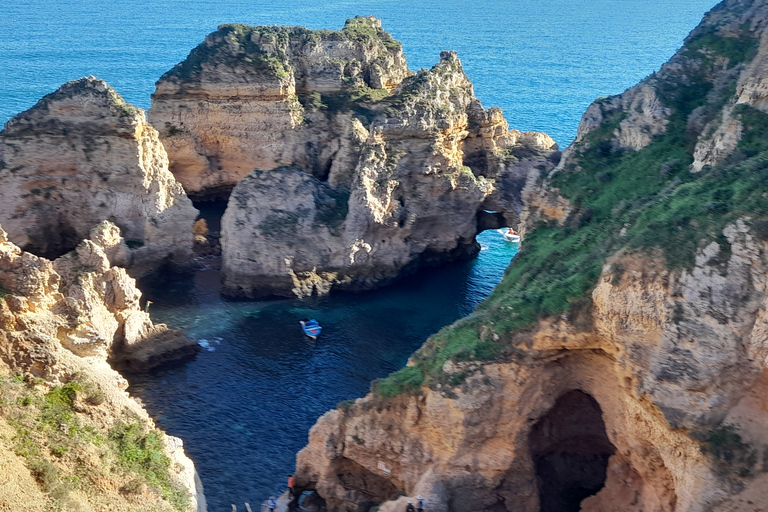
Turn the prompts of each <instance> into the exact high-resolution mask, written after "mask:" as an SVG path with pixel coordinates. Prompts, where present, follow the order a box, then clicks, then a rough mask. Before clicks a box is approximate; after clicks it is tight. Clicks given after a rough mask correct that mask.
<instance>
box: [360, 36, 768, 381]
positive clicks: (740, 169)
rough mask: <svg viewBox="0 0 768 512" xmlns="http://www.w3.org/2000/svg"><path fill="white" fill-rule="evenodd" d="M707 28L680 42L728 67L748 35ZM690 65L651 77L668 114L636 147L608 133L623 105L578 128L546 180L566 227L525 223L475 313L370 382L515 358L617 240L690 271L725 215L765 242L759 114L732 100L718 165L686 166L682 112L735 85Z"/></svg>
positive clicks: (766, 169) (708, 111) (767, 142)
mask: <svg viewBox="0 0 768 512" xmlns="http://www.w3.org/2000/svg"><path fill="white" fill-rule="evenodd" d="M706 37H708V38H709V39H706V38H705V37H704V36H701V37H699V38H695V39H692V43H689V44H692V45H693V46H692V48H693V49H694V50H702V49H705V48H710V49H711V51H709V52H706V51H705V52H704V53H705V54H706V55H710V54H712V53H718V52H727V53H728V54H729V55H730V56H731V57H732V60H733V62H732V64H734V63H737V62H736V61H739V59H744V58H746V57H748V56H749V55H751V52H752V51H753V46H754V41H752V38H751V37H750V38H746V37H745V38H743V40H741V39H738V38H734V41H735V42H734V41H731V40H729V41H726V42H720V43H716V42H714V41H719V39H713V38H715V36H713V35H712V34H709V35H707V36H706ZM721 39H722V38H721ZM739 41H741V42H739ZM699 64H700V66H699V68H698V69H695V67H694V69H693V70H692V72H691V73H689V75H688V80H687V82H686V83H663V82H661V81H659V83H658V84H657V92H658V94H659V96H660V97H661V99H662V101H663V102H664V104H665V105H666V106H668V107H670V108H671V110H672V114H671V115H670V117H669V124H668V125H667V130H666V132H665V133H664V134H661V135H658V136H657V137H656V138H655V139H654V140H653V142H652V143H651V144H650V145H649V146H647V147H646V148H644V149H642V150H640V151H637V152H634V151H622V150H619V149H617V148H616V145H615V144H614V143H613V142H612V141H611V139H613V138H614V131H615V130H616V129H617V128H618V127H619V126H620V123H621V121H623V120H624V119H625V114H624V113H623V112H615V113H614V114H613V115H612V116H610V117H609V118H608V119H606V120H605V121H604V123H603V125H602V127H601V128H599V129H598V130H596V131H594V132H592V133H590V134H589V135H588V136H587V137H586V139H585V140H584V141H583V142H582V143H581V144H580V146H579V148H578V153H577V156H576V158H575V159H573V160H571V164H570V165H569V166H568V167H567V168H566V169H564V170H563V171H562V172H560V173H559V174H557V175H556V176H555V177H554V181H553V185H554V186H556V187H557V188H558V189H559V190H560V192H561V194H562V195H563V196H564V197H566V198H567V199H569V201H570V202H571V204H572V205H573V207H574V212H573V213H572V215H571V216H570V218H569V219H568V221H567V222H566V224H565V225H564V226H557V225H554V224H551V223H550V224H542V225H540V226H537V227H536V229H535V230H533V231H532V232H530V233H529V234H528V235H527V236H526V238H525V243H524V244H523V246H522V250H521V251H520V253H519V254H518V255H517V256H516V257H515V260H514V261H513V263H512V265H510V267H509V268H508V269H507V271H506V272H505V274H504V277H503V279H502V281H501V283H500V284H499V285H498V286H497V287H496V288H495V289H494V291H493V293H492V294H491V296H490V297H489V298H488V299H487V300H486V301H485V302H483V303H482V304H481V305H480V306H479V307H478V312H477V313H476V314H475V315H474V316H473V317H472V318H470V319H466V320H462V321H459V322H457V323H456V324H454V325H452V326H449V327H446V328H444V329H442V330H441V331H440V332H438V333H437V334H435V335H434V336H432V337H431V338H430V339H429V340H428V341H427V342H426V343H425V344H424V346H423V347H422V348H421V349H420V350H419V351H418V352H417V353H416V354H415V355H414V357H413V360H414V362H415V365H414V366H412V367H408V368H405V369H403V370H400V371H399V372H395V373H394V374H392V375H390V377H388V378H386V379H383V380H381V381H379V382H377V383H376V384H375V386H374V391H378V393H379V394H380V395H384V396H387V395H390V396H391V395H392V394H397V393H398V392H403V391H410V390H413V388H414V385H413V383H415V382H419V379H421V382H423V383H424V384H428V385H435V384H438V383H439V384H444V383H445V382H448V381H449V380H450V376H446V375H443V373H442V368H443V365H444V364H445V362H446V361H448V360H453V361H462V360H480V361H493V360H496V359H508V358H510V357H516V356H518V355H519V352H518V350H517V347H515V346H513V345H512V344H511V343H510V341H511V339H512V337H513V335H514V333H516V332H520V331H521V330H525V329H527V328H529V327H530V326H532V325H533V324H534V323H535V322H536V321H537V320H539V319H542V318H546V317H555V316H558V315H561V314H564V313H565V314H568V315H570V316H571V320H572V321H574V322H579V321H580V320H581V318H580V317H579V311H580V310H581V309H582V308H581V307H580V306H581V305H583V304H585V302H588V301H589V296H590V293H591V291H592V289H593V288H594V286H595V285H596V283H597V279H598V277H599V276H600V273H601V269H602V267H603V264H604V262H605V260H606V258H607V257H608V256H610V255H612V254H615V253H616V252H617V251H619V250H621V249H627V250H630V251H637V252H640V253H644V254H648V255H652V256H662V257H663V258H664V259H665V260H666V262H667V266H668V267H669V268H671V269H673V270H677V271H680V270H683V269H687V268H691V267H692V265H693V264H694V256H695V254H696V250H697V249H700V248H702V247H703V246H705V245H706V244H708V243H710V242H712V241H716V242H717V243H718V244H719V245H720V255H721V261H725V260H727V257H728V254H729V252H730V246H729V245H728V242H727V240H726V239H725V238H724V237H723V236H722V230H723V228H724V227H725V225H726V224H727V223H729V222H732V221H734V220H736V219H739V218H743V217H745V216H749V217H750V218H751V219H752V222H753V226H754V227H755V231H756V232H757V233H758V236H762V237H765V238H766V239H768V201H767V200H766V197H768V115H766V114H764V113H762V112H760V111H757V110H755V109H752V108H749V107H747V106H739V107H737V108H736V110H735V115H736V116H737V117H738V118H740V119H741V121H742V122H743V123H744V126H745V132H744V134H743V137H742V139H741V141H740V142H739V145H738V147H737V149H736V151H735V152H734V153H733V154H732V155H731V157H730V158H729V159H728V160H727V161H726V162H724V163H722V164H721V165H718V166H716V167H714V168H707V169H704V170H703V171H701V172H700V173H696V174H692V173H690V172H689V166H690V164H691V163H692V161H693V149H694V147H695V143H696V140H697V136H698V133H695V132H694V133H692V132H691V130H690V128H689V123H688V120H689V116H690V115H691V114H692V113H694V111H696V113H697V114H698V115H704V116H706V117H705V120H711V119H714V118H715V116H716V115H717V114H718V113H719V111H720V109H721V108H722V107H723V106H724V105H725V104H726V103H727V102H728V101H731V94H732V92H733V91H734V90H735V88H734V85H735V84H729V85H728V86H727V87H721V88H720V89H719V90H717V91H716V90H714V88H713V84H712V83H711V82H710V81H709V80H708V78H707V77H708V76H709V72H710V69H709V68H708V66H712V65H713V64H712V60H711V59H709V58H701V59H700V60H699ZM734 80H735V79H734ZM702 113H703V114H702ZM761 233H762V235H761ZM381 390H386V392H385V393H384V392H382V391H381Z"/></svg>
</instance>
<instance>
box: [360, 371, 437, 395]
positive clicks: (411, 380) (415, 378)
mask: <svg viewBox="0 0 768 512" xmlns="http://www.w3.org/2000/svg"><path fill="white" fill-rule="evenodd" d="M423 383H424V374H423V373H422V371H421V370H420V369H419V368H417V367H415V366H406V367H405V368H402V369H400V370H398V371H396V372H394V373H391V374H390V375H389V376H388V377H386V378H384V379H376V380H375V381H373V384H372V385H371V388H372V389H371V390H372V391H373V392H374V393H376V394H377V395H379V396H382V397H385V398H388V397H393V396H396V395H399V394H401V393H404V392H411V393H415V392H417V391H418V390H419V389H420V388H421V385H422V384H423Z"/></svg>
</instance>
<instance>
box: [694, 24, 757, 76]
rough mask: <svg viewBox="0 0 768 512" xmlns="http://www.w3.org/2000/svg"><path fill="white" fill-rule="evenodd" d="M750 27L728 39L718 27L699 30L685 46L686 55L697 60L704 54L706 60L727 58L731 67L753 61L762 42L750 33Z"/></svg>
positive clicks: (744, 27)
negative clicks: (718, 57)
mask: <svg viewBox="0 0 768 512" xmlns="http://www.w3.org/2000/svg"><path fill="white" fill-rule="evenodd" d="M748 25H749V24H746V25H745V26H742V27H741V33H740V34H738V35H729V36H727V37H724V36H722V35H720V34H719V32H718V29H717V27H706V28H704V29H703V30H698V31H697V33H695V34H694V36H693V37H691V38H690V39H689V40H688V41H687V42H686V44H685V47H686V55H688V56H691V57H694V58H695V57H701V56H702V54H704V58H705V59H710V58H711V57H710V56H720V57H725V58H727V59H728V60H729V61H730V65H731V66H733V65H735V64H738V63H739V62H746V61H748V60H752V58H754V56H755V54H756V53H757V47H758V45H759V44H760V40H759V39H758V38H757V37H755V35H754V34H753V33H751V32H749V26H748Z"/></svg>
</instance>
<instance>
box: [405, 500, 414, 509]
mask: <svg viewBox="0 0 768 512" xmlns="http://www.w3.org/2000/svg"><path fill="white" fill-rule="evenodd" d="M405 512H416V509H415V508H413V502H412V501H411V500H408V505H407V506H406V507H405Z"/></svg>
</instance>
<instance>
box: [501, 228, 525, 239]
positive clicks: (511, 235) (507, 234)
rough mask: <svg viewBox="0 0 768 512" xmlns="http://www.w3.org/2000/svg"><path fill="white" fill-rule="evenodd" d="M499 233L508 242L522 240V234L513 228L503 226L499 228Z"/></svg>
mask: <svg viewBox="0 0 768 512" xmlns="http://www.w3.org/2000/svg"><path fill="white" fill-rule="evenodd" d="M499 233H501V235H502V236H503V237H504V240H506V241H507V242H519V241H520V235H518V234H517V233H516V232H515V230H514V229H512V228H502V229H500V230H499Z"/></svg>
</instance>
